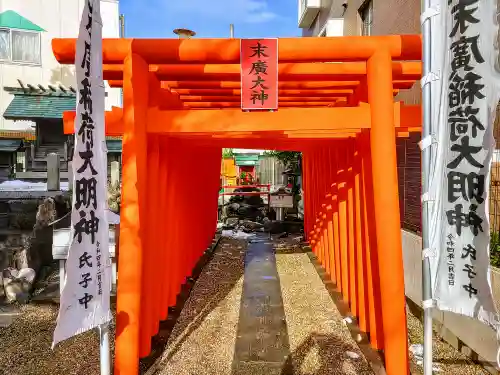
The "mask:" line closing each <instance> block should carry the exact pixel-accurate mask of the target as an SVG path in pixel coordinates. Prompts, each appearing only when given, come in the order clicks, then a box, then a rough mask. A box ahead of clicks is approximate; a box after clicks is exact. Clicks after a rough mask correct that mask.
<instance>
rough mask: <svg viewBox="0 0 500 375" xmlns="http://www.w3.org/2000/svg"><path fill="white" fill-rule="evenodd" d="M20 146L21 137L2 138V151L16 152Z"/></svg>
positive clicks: (0, 141) (0, 142)
mask: <svg viewBox="0 0 500 375" xmlns="http://www.w3.org/2000/svg"><path fill="white" fill-rule="evenodd" d="M20 146H21V140H20V139H0V152H15V151H17V149H18V148H19V147H20Z"/></svg>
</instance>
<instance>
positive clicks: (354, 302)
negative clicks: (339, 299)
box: [345, 141, 359, 317]
mask: <svg viewBox="0 0 500 375" xmlns="http://www.w3.org/2000/svg"><path fill="white" fill-rule="evenodd" d="M346 144H347V165H348V167H347V170H346V172H345V176H346V180H347V183H346V189H347V230H348V234H347V243H348V252H349V256H348V258H349V300H350V301H351V303H350V308H351V313H352V314H353V315H354V316H356V317H357V316H359V315H358V314H359V311H358V293H357V288H358V280H357V277H358V273H357V268H358V266H359V265H358V264H357V248H356V235H355V233H356V227H355V217H354V215H355V205H354V176H353V169H352V165H353V147H352V142H351V141H347V142H346Z"/></svg>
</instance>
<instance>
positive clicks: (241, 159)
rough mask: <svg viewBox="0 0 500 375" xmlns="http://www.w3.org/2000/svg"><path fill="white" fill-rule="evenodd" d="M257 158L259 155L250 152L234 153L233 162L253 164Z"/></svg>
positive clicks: (239, 164)
mask: <svg viewBox="0 0 500 375" xmlns="http://www.w3.org/2000/svg"><path fill="white" fill-rule="evenodd" d="M258 160H259V155H252V154H241V155H238V154H237V155H235V156H234V162H235V164H236V165H238V166H241V165H255V164H256V163H257V161H258Z"/></svg>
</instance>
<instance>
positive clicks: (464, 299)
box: [424, 0, 500, 328]
mask: <svg viewBox="0 0 500 375" xmlns="http://www.w3.org/2000/svg"><path fill="white" fill-rule="evenodd" d="M433 5H434V10H437V11H438V12H439V15H438V16H436V17H435V19H434V23H433V29H432V39H433V42H432V45H433V57H432V60H433V61H432V63H433V67H432V70H433V72H434V73H436V74H437V76H439V80H438V81H435V82H434V83H432V105H433V114H432V120H433V124H434V127H433V128H434V129H435V134H433V136H434V138H435V139H434V142H433V145H432V147H433V151H432V152H433V160H432V165H431V176H430V177H431V181H430V189H429V192H428V194H427V196H425V194H424V197H425V199H429V200H430V204H431V209H430V220H429V224H430V225H429V236H430V238H429V244H430V246H429V249H425V254H426V255H428V256H430V263H431V274H432V285H433V298H434V300H435V301H436V303H437V308H438V309H440V310H445V311H451V312H454V313H458V314H463V315H466V316H469V317H473V318H476V319H478V320H480V321H482V322H484V323H486V324H489V325H490V326H492V327H494V328H496V327H497V311H496V308H495V304H494V302H493V297H492V292H491V276H490V259H489V239H490V223H489V187H490V168H491V162H492V155H493V151H494V149H495V141H494V137H493V123H494V119H495V114H496V107H497V103H498V99H499V88H500V85H499V74H498V71H496V69H497V61H496V59H497V54H498V50H497V49H496V36H497V32H498V27H497V24H496V14H497V6H496V0H434V4H433Z"/></svg>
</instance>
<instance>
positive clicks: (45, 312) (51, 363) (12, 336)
mask: <svg viewBox="0 0 500 375" xmlns="http://www.w3.org/2000/svg"><path fill="white" fill-rule="evenodd" d="M20 309H21V314H20V316H19V317H17V318H16V319H15V320H14V322H13V323H12V325H10V326H9V327H7V328H0V375H98V374H99V373H100V372H99V335H98V333H97V331H95V330H94V331H92V332H87V333H84V334H81V335H79V336H75V337H73V338H71V339H69V340H67V341H65V342H63V343H61V344H59V345H58V346H57V347H56V348H55V349H54V350H53V351H52V349H51V348H50V347H51V344H52V335H53V333H54V329H55V322H56V319H57V313H58V306H55V305H50V304H46V305H36V304H31V305H26V306H21V307H20ZM111 330H112V332H111V337H110V339H111V342H112V343H113V341H114V326H113V327H111ZM112 350H113V348H112Z"/></svg>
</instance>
